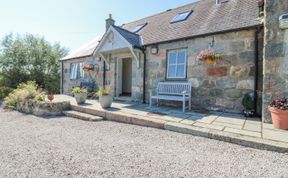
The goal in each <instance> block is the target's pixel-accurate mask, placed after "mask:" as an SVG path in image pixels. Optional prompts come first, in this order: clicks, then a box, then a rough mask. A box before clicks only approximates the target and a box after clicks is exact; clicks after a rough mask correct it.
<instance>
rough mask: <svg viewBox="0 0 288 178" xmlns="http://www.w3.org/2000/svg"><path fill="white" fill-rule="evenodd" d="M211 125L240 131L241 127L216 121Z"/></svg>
mask: <svg viewBox="0 0 288 178" xmlns="http://www.w3.org/2000/svg"><path fill="white" fill-rule="evenodd" d="M212 124H213V125H218V126H226V127H231V128H234V129H242V128H243V125H242V124H237V125H236V124H230V123H226V122H218V121H214V122H213V123H212Z"/></svg>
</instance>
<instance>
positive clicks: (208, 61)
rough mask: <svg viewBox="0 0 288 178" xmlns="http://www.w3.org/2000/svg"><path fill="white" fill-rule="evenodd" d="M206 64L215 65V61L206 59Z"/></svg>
mask: <svg viewBox="0 0 288 178" xmlns="http://www.w3.org/2000/svg"><path fill="white" fill-rule="evenodd" d="M204 62H205V64H208V65H209V64H214V60H213V59H206V60H205V61H204Z"/></svg>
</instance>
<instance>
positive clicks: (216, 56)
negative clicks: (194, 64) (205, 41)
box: [196, 50, 223, 65]
mask: <svg viewBox="0 0 288 178" xmlns="http://www.w3.org/2000/svg"><path fill="white" fill-rule="evenodd" d="M222 60H223V58H222V56H221V54H220V53H217V52H215V51H209V50H208V51H201V52H200V53H199V54H198V55H197V57H196V61H203V62H204V63H205V64H207V65H210V64H214V63H215V62H216V61H222Z"/></svg>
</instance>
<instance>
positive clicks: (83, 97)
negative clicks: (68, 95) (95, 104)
mask: <svg viewBox="0 0 288 178" xmlns="http://www.w3.org/2000/svg"><path fill="white" fill-rule="evenodd" d="M74 97H75V100H76V102H77V104H84V103H85V101H86V99H87V93H75V94H74Z"/></svg>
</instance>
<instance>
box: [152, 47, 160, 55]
mask: <svg viewBox="0 0 288 178" xmlns="http://www.w3.org/2000/svg"><path fill="white" fill-rule="evenodd" d="M158 50H159V48H158V45H153V46H152V47H151V54H158Z"/></svg>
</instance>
